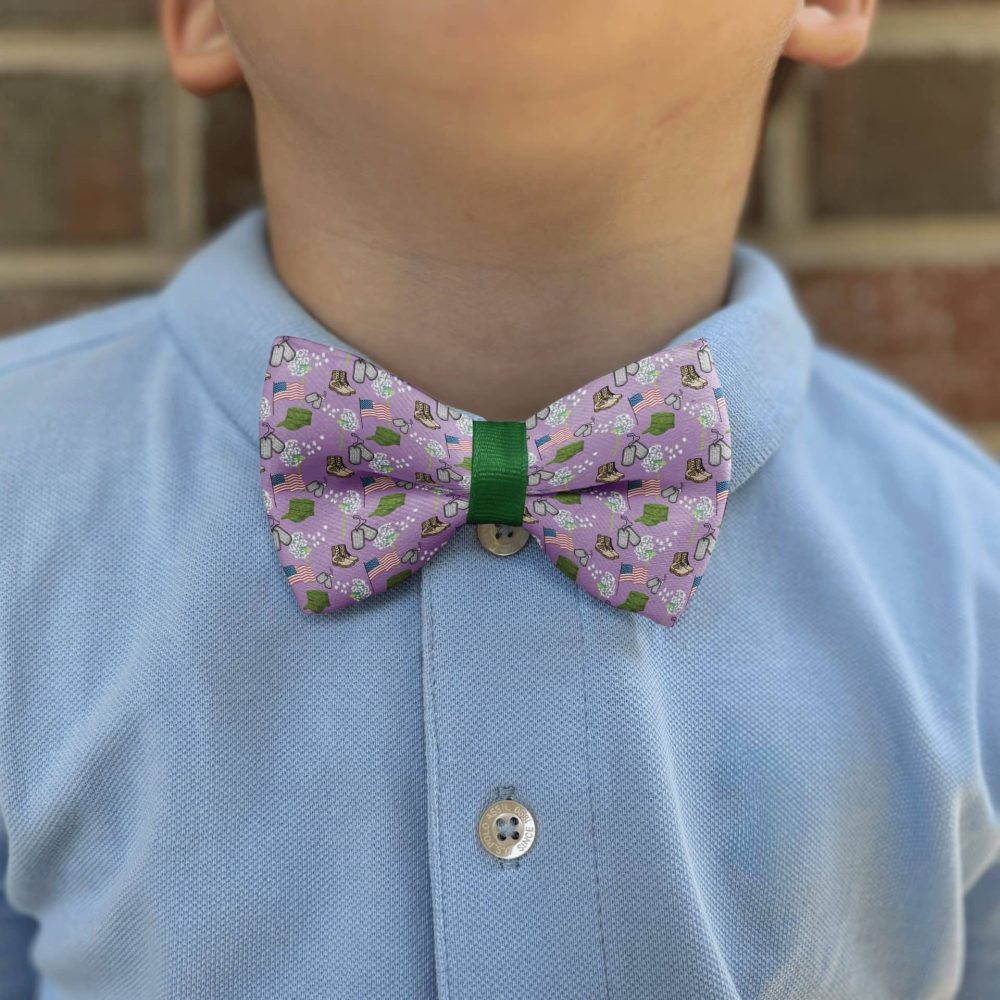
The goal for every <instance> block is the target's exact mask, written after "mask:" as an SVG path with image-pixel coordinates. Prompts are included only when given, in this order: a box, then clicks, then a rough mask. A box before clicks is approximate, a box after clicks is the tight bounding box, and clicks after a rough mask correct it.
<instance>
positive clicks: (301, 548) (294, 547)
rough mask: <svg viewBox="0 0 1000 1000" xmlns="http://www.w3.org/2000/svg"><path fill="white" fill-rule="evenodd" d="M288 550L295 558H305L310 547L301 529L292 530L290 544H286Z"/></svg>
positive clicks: (310, 550)
mask: <svg viewBox="0 0 1000 1000" xmlns="http://www.w3.org/2000/svg"><path fill="white" fill-rule="evenodd" d="M288 551H289V552H291V553H292V555H293V556H295V558H296V559H305V557H306V556H307V555H309V553H310V552H312V548H311V547H310V545H309V544H308V543H307V542H306V536H305V535H304V534H303V533H302V532H301V531H296V532H293V534H292V541H291V544H290V545H289V546H288Z"/></svg>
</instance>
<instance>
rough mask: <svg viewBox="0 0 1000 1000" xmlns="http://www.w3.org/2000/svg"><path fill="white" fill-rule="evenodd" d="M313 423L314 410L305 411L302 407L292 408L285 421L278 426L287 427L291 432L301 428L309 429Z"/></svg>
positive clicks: (289, 409)
mask: <svg viewBox="0 0 1000 1000" xmlns="http://www.w3.org/2000/svg"><path fill="white" fill-rule="evenodd" d="M311 423H312V410H306V409H303V408H302V407H301V406H290V407H288V412H287V413H286V414H285V419H284V420H282V421H281V423H280V424H278V426H279V427H287V428H288V429H289V430H290V431H297V430H298V429H299V428H300V427H308V426H309V425H310V424H311Z"/></svg>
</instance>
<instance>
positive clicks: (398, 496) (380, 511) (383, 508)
mask: <svg viewBox="0 0 1000 1000" xmlns="http://www.w3.org/2000/svg"><path fill="white" fill-rule="evenodd" d="M404 503H406V494H405V493H390V494H389V495H388V496H384V497H382V499H381V500H379V502H378V506H377V507H376V508H375V511H374V512H373V514H372V517H388V516H389V515H390V514H391V513H392V512H393V511H394V510H396V508H397V507H402V506H403V504H404Z"/></svg>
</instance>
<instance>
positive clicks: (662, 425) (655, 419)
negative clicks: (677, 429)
mask: <svg viewBox="0 0 1000 1000" xmlns="http://www.w3.org/2000/svg"><path fill="white" fill-rule="evenodd" d="M673 429H674V415H673V414H672V413H652V414H650V417H649V426H648V427H647V428H646V429H645V430H644V431H643V432H642V433H643V434H662V433H663V432H664V431H672V430H673Z"/></svg>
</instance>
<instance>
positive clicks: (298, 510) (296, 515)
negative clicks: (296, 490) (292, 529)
mask: <svg viewBox="0 0 1000 1000" xmlns="http://www.w3.org/2000/svg"><path fill="white" fill-rule="evenodd" d="M315 513H316V501H315V500H306V499H297V500H289V501H288V513H287V514H286V515H285V516H284V517H283V518H282V520H283V521H295V522H296V523H298V522H299V521H304V520H305V519H306V518H307V517H312V516H313V514H315Z"/></svg>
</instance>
